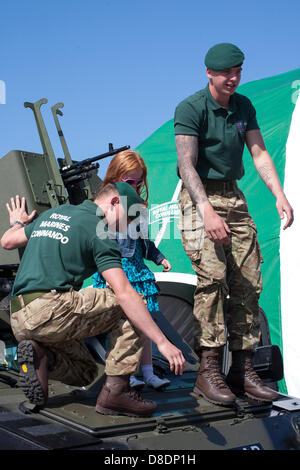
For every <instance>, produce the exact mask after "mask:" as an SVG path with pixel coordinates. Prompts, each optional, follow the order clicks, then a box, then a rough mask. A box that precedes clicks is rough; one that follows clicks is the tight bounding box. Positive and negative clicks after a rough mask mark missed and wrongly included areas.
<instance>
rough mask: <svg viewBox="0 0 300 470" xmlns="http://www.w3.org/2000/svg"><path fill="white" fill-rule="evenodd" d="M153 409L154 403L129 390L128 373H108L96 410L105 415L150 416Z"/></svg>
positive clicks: (154, 408) (154, 407)
mask: <svg viewBox="0 0 300 470" xmlns="http://www.w3.org/2000/svg"><path fill="white" fill-rule="evenodd" d="M155 410H156V403H154V402H153V401H146V400H143V399H142V397H141V396H140V395H139V394H138V393H137V392H136V391H135V390H130V387H129V375H118V376H109V375H108V376H107V378H106V382H105V384H104V385H103V387H102V390H101V392H100V394H99V396H98V399H97V404H96V411H97V412H98V413H101V414H106V415H107V414H108V415H126V416H151V415H152V414H153V413H154V411H155Z"/></svg>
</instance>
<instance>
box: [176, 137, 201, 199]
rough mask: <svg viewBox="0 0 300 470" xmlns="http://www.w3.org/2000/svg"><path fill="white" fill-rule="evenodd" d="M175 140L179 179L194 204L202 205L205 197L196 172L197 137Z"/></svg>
mask: <svg viewBox="0 0 300 470" xmlns="http://www.w3.org/2000/svg"><path fill="white" fill-rule="evenodd" d="M175 139H176V149H177V155H178V167H179V172H180V176H181V179H182V181H183V183H184V185H185V187H186V188H187V190H188V192H189V195H190V196H191V199H192V201H193V202H194V204H197V203H199V202H200V203H201V202H202V203H203V202H205V201H207V195H206V192H205V189H204V187H203V184H202V182H201V179H200V177H199V175H198V173H197V171H196V164H197V160H198V137H197V136H193V135H176V138H175Z"/></svg>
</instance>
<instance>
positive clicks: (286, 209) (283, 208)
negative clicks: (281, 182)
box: [276, 194, 294, 230]
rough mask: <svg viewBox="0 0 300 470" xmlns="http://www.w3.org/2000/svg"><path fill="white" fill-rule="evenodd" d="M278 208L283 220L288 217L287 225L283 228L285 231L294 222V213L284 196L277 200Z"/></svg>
mask: <svg viewBox="0 0 300 470" xmlns="http://www.w3.org/2000/svg"><path fill="white" fill-rule="evenodd" d="M276 208H277V210H278V214H279V217H280V218H281V219H284V214H285V215H286V223H285V225H284V227H283V230H285V229H286V228H288V227H290V226H291V225H292V223H293V222H294V211H293V208H292V206H291V205H290V203H289V201H288V200H287V198H286V197H285V195H284V194H281V195H280V196H279V197H278V198H277V201H276Z"/></svg>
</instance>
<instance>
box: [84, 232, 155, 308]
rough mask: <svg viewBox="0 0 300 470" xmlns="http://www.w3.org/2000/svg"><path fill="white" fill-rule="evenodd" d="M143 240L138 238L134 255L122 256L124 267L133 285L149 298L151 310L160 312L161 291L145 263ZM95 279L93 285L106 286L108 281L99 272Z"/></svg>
mask: <svg viewBox="0 0 300 470" xmlns="http://www.w3.org/2000/svg"><path fill="white" fill-rule="evenodd" d="M142 243H143V242H142V240H141V239H137V240H136V247H135V251H134V254H133V256H132V257H130V258H123V257H122V267H123V269H124V272H125V274H126V276H127V278H128V280H129V282H130V284H131V285H132V287H133V288H134V289H135V290H136V291H137V292H139V293H141V294H143V295H144V296H145V298H146V300H147V308H148V310H149V312H150V313H151V312H158V311H159V303H158V298H157V294H158V293H159V291H158V289H157V286H156V283H155V277H154V274H153V273H152V272H151V271H150V269H149V268H148V266H146V264H145V263H144V257H143V245H142ZM92 277H93V278H94V279H95V283H94V284H93V287H100V288H101V287H102V288H104V287H106V281H105V280H104V279H103V277H102V276H101V275H100V274H99V273H95V274H94V275H93V276H92Z"/></svg>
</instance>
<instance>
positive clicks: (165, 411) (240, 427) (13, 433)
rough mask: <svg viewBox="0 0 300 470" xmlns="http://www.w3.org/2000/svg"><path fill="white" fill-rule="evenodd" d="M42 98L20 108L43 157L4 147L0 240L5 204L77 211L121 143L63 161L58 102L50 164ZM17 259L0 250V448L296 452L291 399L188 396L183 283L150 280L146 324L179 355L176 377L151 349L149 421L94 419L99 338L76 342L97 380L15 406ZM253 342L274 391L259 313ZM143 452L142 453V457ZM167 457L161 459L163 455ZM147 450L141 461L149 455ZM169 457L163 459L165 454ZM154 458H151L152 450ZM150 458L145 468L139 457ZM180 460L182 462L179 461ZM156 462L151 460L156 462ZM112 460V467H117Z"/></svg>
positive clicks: (276, 358) (277, 363)
mask: <svg viewBox="0 0 300 470" xmlns="http://www.w3.org/2000/svg"><path fill="white" fill-rule="evenodd" d="M46 103H47V100H46V99H41V100H39V101H37V102H35V103H29V102H26V103H25V104H24V106H25V107H26V108H31V109H32V111H33V113H34V117H35V120H36V124H37V128H38V132H39V136H40V140H41V143H42V149H43V153H34V152H27V151H19V150H12V151H10V152H9V153H8V154H7V155H5V156H3V157H2V158H1V159H0V175H1V184H0V200H1V207H0V236H2V234H3V233H4V231H5V230H6V229H7V227H8V214H7V211H6V207H5V202H7V201H9V199H10V197H13V196H15V195H16V194H19V195H20V196H25V197H26V201H27V206H28V211H30V212H31V211H32V210H33V209H36V210H37V213H38V214H40V213H41V212H43V211H44V210H47V209H48V208H50V207H54V206H56V205H59V204H79V203H81V202H82V201H83V200H84V199H86V198H91V197H92V196H93V193H94V192H95V190H96V189H97V188H98V187H99V185H101V179H100V178H99V177H98V176H97V169H98V167H99V163H98V161H100V160H101V159H103V158H106V157H108V156H111V155H113V154H115V153H117V152H119V151H121V150H124V149H126V148H129V146H125V147H122V148H120V149H114V148H113V145H112V144H109V148H108V151H107V152H106V153H104V154H102V155H98V156H96V157H92V158H87V159H85V160H82V161H73V160H72V158H71V156H70V153H69V150H68V146H67V143H66V140H65V137H64V134H63V132H62V129H61V125H60V122H59V119H58V116H62V111H61V108H62V107H63V103H58V104H56V105H54V106H53V107H52V108H51V109H52V114H53V118H54V121H55V125H56V128H57V131H58V136H59V139H60V142H61V145H62V148H63V154H64V156H63V158H58V159H56V157H55V155H54V152H53V148H52V146H51V142H50V139H49V136H48V133H47V130H46V126H45V123H44V120H43V117H42V113H41V106H42V105H44V104H46ZM21 256H22V252H21V251H20V250H19V251H18V250H14V251H5V250H2V249H0V449H6V450H24V449H26V450H33V449H36V450H42V449H44V450H52V449H55V450H57V449H59V450H74V449H76V450H91V449H93V450H106V451H108V452H110V454H105V455H108V458H109V459H111V460H109V461H107V463H114V462H113V459H114V458H116V455H117V454H113V451H116V450H120V451H121V450H122V451H134V450H140V451H141V450H143V453H139V454H138V455H139V457H138V459H139V461H138V463H140V464H142V465H145V464H147V463H148V464H154V463H157V464H159V463H165V464H170V463H181V464H182V463H196V462H195V460H194V459H195V458H196V457H195V453H194V451H196V450H202V449H205V450H225V449H253V450H259V449H277V450H279V449H299V448H300V430H299V429H300V399H298V398H294V397H290V396H287V395H284V394H280V395H279V399H278V400H277V401H276V402H274V403H264V402H258V401H254V400H250V399H246V398H245V397H239V398H238V399H237V401H236V403H235V405H234V406H232V407H225V406H218V405H213V404H211V403H208V402H207V401H205V400H204V399H199V397H198V398H197V396H195V395H193V392H192V391H193V384H194V381H195V378H196V374H197V370H198V367H199V363H198V359H197V356H196V355H195V353H194V351H193V320H192V309H193V292H194V286H193V285H189V284H186V283H184V282H176V283H171V282H164V281H159V286H160V299H159V300H160V307H161V314H158V315H157V317H156V318H155V320H156V322H157V323H158V325H159V326H160V328H161V329H162V330H163V331H164V333H165V334H166V336H167V337H168V338H169V339H170V340H171V341H172V342H173V343H174V344H176V346H178V347H179V348H181V349H182V351H183V353H184V355H185V358H186V361H187V363H186V369H185V372H184V373H183V375H182V376H176V377H175V376H174V375H173V374H171V372H170V370H169V367H168V364H167V363H166V361H165V360H164V358H163V357H162V356H160V354H159V353H158V351H155V350H154V351H153V362H154V367H155V370H156V373H157V374H160V375H161V376H166V377H169V378H170V380H171V385H170V386H169V387H168V388H167V389H165V390H164V391H163V392H162V391H160V392H158V391H154V390H152V389H148V388H145V390H144V391H143V392H142V394H143V396H144V397H145V398H147V399H152V400H155V401H156V402H157V403H158V409H157V412H156V413H155V415H154V416H152V417H151V418H131V417H125V416H104V415H99V414H97V413H96V412H95V410H94V407H95V403H96V399H97V396H98V394H99V391H100V389H101V387H102V384H103V381H104V364H105V337H104V336H97V337H94V338H88V339H86V343H87V345H88V347H89V348H90V351H91V353H92V354H93V355H94V357H95V358H96V360H97V363H98V370H99V373H98V377H97V379H96V380H95V381H94V382H93V383H92V384H91V385H90V386H89V387H84V388H78V387H71V386H67V385H64V384H61V383H58V382H55V381H50V384H49V390H50V392H49V401H48V403H47V406H46V407H45V408H43V409H39V408H37V407H34V406H33V405H31V404H30V403H29V402H27V401H26V400H25V396H24V394H23V392H22V390H21V388H20V385H19V379H18V363H17V357H16V346H17V345H16V341H15V339H14V337H13V334H12V331H11V328H10V316H9V299H10V293H11V290H12V286H13V282H14V277H15V274H16V271H17V269H18V265H19V262H20V258H21ZM260 317H261V323H262V331H263V334H262V340H261V344H260V345H259V347H258V348H257V349H256V352H255V368H256V370H257V372H258V374H259V375H260V377H261V378H262V379H263V381H264V382H265V383H267V384H268V386H271V387H273V388H274V389H277V390H278V381H279V380H281V379H282V377H283V363H282V357H281V353H280V350H279V348H278V347H277V346H275V345H271V340H270V335H269V329H268V322H267V319H266V315H265V314H264V312H263V311H262V310H261V311H260ZM229 364H230V353H229V351H228V348H227V347H225V348H224V353H223V364H222V371H223V373H224V374H226V373H227V371H228V368H229ZM145 450H148V454H147V453H146V452H145ZM166 450H168V454H166V453H164V452H165V451H166ZM149 451H151V454H149ZM171 451H173V453H172V452H171ZM154 452H156V453H154ZM184 452H188V454H185V453H184ZM150 458H151V459H152V460H151V461H150V460H149V459H150ZM187 458H189V459H190V461H189V462H187V460H184V459H187ZM157 459H160V460H157ZM117 463H121V461H117Z"/></svg>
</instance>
